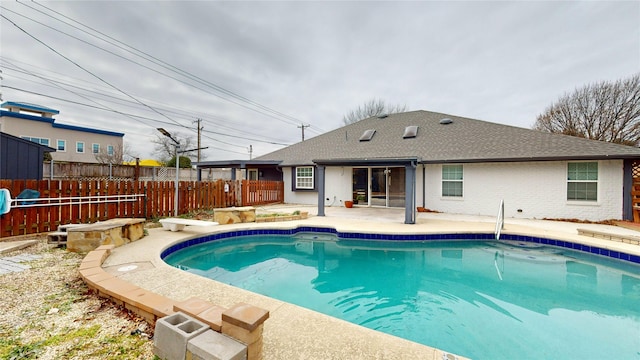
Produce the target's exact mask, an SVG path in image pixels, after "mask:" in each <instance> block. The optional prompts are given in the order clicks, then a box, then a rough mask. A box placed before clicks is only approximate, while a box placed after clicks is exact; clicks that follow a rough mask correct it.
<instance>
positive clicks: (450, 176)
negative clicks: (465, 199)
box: [442, 165, 462, 197]
mask: <svg viewBox="0 0 640 360" xmlns="http://www.w3.org/2000/svg"><path fill="white" fill-rule="evenodd" d="M442 196H447V197H462V165H442Z"/></svg>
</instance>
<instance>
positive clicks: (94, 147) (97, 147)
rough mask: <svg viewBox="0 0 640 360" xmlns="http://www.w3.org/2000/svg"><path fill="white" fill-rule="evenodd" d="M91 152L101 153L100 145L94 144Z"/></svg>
mask: <svg viewBox="0 0 640 360" xmlns="http://www.w3.org/2000/svg"><path fill="white" fill-rule="evenodd" d="M91 150H92V151H93V153H94V154H98V153H100V144H93V145H92V146H91Z"/></svg>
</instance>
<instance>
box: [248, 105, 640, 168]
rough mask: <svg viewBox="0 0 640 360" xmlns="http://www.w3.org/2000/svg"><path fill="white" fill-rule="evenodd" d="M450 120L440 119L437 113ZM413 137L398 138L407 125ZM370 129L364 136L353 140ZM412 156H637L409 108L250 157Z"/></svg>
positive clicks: (289, 161) (296, 161)
mask: <svg viewBox="0 0 640 360" xmlns="http://www.w3.org/2000/svg"><path fill="white" fill-rule="evenodd" d="M445 118H448V119H451V120H452V123H450V124H447V125H443V124H440V120H442V119H445ZM412 125H415V126H418V133H417V136H416V137H415V138H407V139H403V137H402V135H403V133H404V129H405V128H406V127H407V126H412ZM369 129H375V130H376V132H375V135H374V136H373V138H372V139H371V140H370V141H359V139H360V136H361V135H362V134H363V133H364V132H365V131H366V130H369ZM411 157H415V158H418V159H419V161H420V162H423V163H442V162H461V163H464V162H494V161H537V160H580V159H593V160H596V159H640V149H639V148H636V147H632V146H624V145H618V144H613V143H608V142H604V141H597V140H588V139H583V138H578V137H573V136H566V135H560V134H551V133H547V132H542V131H537V130H531V129H524V128H519V127H514V126H509V125H502V124H496V123H491V122H487V121H482V120H475V119H470V118H464V117H459V116H454V115H448V114H442V113H435V112H428V111H412V112H406V113H399V114H391V115H389V116H388V117H385V118H378V117H373V118H369V119H365V120H361V121H359V122H356V123H354V124H351V125H347V126H344V127H341V128H339V129H336V130H333V131H330V132H327V133H325V134H322V135H319V136H316V137H314V138H311V139H308V140H306V141H304V142H300V143H297V144H294V145H291V146H288V147H286V148H283V149H280V150H277V151H274V152H271V153H269V154H266V155H263V156H260V157H258V158H256V160H281V161H282V163H281V165H282V166H292V165H307V164H312V163H313V160H318V159H322V160H329V159H353V160H356V159H372V158H411Z"/></svg>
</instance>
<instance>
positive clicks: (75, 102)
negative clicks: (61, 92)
mask: <svg viewBox="0 0 640 360" xmlns="http://www.w3.org/2000/svg"><path fill="white" fill-rule="evenodd" d="M1 87H3V88H7V89H12V90H16V91H21V92H25V93H29V94H33V95H37V96H42V97H46V98H50V99H54V100H59V101H64V102H68V103H71V104H74V105H80V106H85V107H90V108H93V109H97V110H103V111H109V112H113V113H116V114H120V115H128V116H132V117H136V118H139V119H143V120H149V121H154V122H156V123H160V124H165V125H175V124H173V123H170V122H167V121H163V120H157V119H152V118H148V117H144V116H140V115H134V114H127V113H124V112H122V111H119V110H112V109H109V108H104V107H99V106H95V105H89V104H85V103H81V102H78V101H73V100H69V99H64V98H60V97H56V96H52V95H46V94H42V93H38V92H34V91H30V90H25V89H20V88H16V87H13V86H7V85H2V86H1ZM145 125H146V124H145ZM149 126H151V125H149ZM182 127H183V128H186V129H189V130H193V129H192V128H190V127H187V126H182ZM202 132H203V133H205V132H207V133H211V134H216V135H220V136H227V137H232V138H236V139H241V140H247V141H257V142H261V143H265V144H271V145H282V146H288V145H290V144H285V143H278V142H274V141H266V140H261V139H255V138H249V137H242V136H237V135H229V134H225V133H221V132H217V131H213V130H202ZM204 136H205V137H207V136H206V135H204ZM208 138H209V139H212V140H214V141H220V140H216V139H213V138H210V137H208ZM226 144H227V145H232V146H239V147H242V146H240V145H236V144H232V143H226Z"/></svg>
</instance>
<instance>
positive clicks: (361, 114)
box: [342, 99, 407, 125]
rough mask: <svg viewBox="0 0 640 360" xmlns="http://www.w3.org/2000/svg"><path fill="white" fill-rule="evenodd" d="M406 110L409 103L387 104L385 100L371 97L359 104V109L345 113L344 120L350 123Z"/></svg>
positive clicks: (346, 123) (345, 122)
mask: <svg viewBox="0 0 640 360" xmlns="http://www.w3.org/2000/svg"><path fill="white" fill-rule="evenodd" d="M406 110H407V105H387V104H386V103H385V102H384V100H381V99H371V100H369V101H367V102H366V103H364V104H363V105H360V106H358V108H357V109H354V110H351V111H349V112H348V113H347V114H345V115H344V116H343V117H342V122H344V124H345V125H349V124H353V123H355V122H358V121H360V120H364V119H367V118H370V117H372V116H378V115H382V114H387V115H388V114H395V113H400V112H403V111H406Z"/></svg>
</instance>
